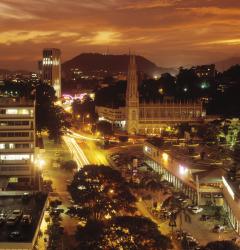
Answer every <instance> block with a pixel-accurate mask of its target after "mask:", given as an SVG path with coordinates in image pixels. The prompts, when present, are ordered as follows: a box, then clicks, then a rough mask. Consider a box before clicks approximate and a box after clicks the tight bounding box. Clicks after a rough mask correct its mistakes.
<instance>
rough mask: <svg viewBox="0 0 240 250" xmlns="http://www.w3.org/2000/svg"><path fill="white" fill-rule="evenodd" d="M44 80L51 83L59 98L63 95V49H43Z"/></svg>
mask: <svg viewBox="0 0 240 250" xmlns="http://www.w3.org/2000/svg"><path fill="white" fill-rule="evenodd" d="M41 66H42V81H43V83H45V84H49V85H51V86H52V87H53V88H54V90H55V92H56V96H57V97H58V98H60V97H61V51H60V50H59V49H55V48H50V49H44V50H43V60H42V65H41Z"/></svg>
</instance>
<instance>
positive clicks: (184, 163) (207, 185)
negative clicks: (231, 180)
mask: <svg viewBox="0 0 240 250" xmlns="http://www.w3.org/2000/svg"><path fill="white" fill-rule="evenodd" d="M180 148H181V146H180V144H177V143H175V146H172V145H171V146H167V145H160V144H158V138H156V139H151V140H147V141H145V142H144V146H143V152H144V158H145V163H146V164H147V165H148V166H150V167H151V168H152V169H153V170H154V171H156V172H158V173H159V174H162V175H163V176H164V179H165V180H167V181H168V182H170V183H172V184H173V186H174V187H175V188H177V189H179V190H181V191H182V192H183V193H185V194H186V195H187V196H188V197H189V198H190V199H191V200H192V201H193V202H194V203H195V204H198V205H206V204H207V203H208V202H211V203H215V204H217V205H222V204H223V199H222V173H221V171H219V168H217V167H215V166H214V165H213V164H214V162H213V161H211V160H206V161H202V160H201V159H198V158H197V157H195V158H194V160H192V157H189V156H188V155H187V154H185V152H184V151H183V150H181V149H180ZM195 150H197V149H195Z"/></svg>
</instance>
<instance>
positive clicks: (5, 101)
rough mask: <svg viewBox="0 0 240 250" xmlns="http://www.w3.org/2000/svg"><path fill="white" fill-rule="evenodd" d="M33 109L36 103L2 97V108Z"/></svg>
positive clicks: (23, 99)
mask: <svg viewBox="0 0 240 250" xmlns="http://www.w3.org/2000/svg"><path fill="white" fill-rule="evenodd" d="M6 106H7V107H32V106H34V101H33V100H30V99H26V98H20V97H3V96H0V107H6Z"/></svg>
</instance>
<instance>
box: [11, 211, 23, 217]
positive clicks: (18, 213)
mask: <svg viewBox="0 0 240 250" xmlns="http://www.w3.org/2000/svg"><path fill="white" fill-rule="evenodd" d="M12 215H16V216H17V217H18V218H21V217H22V215H23V211H22V210H21V209H15V210H13V212H12Z"/></svg>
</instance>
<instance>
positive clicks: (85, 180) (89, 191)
mask: <svg viewBox="0 0 240 250" xmlns="http://www.w3.org/2000/svg"><path fill="white" fill-rule="evenodd" d="M69 191H70V194H71V196H72V198H73V200H74V201H75V202H76V203H77V204H79V209H78V216H79V217H80V218H82V219H85V220H88V219H92V220H106V219H108V218H111V217H112V216H114V215H115V214H117V213H119V212H120V211H125V212H129V213H132V212H134V211H135V201H136V200H135V197H134V196H133V195H132V194H131V192H130V190H129V188H128V186H127V183H126V182H125V180H124V179H123V177H122V176H121V174H120V172H118V171H117V170H114V169H112V168H110V167H108V166H103V165H101V166H97V165H87V166H84V167H83V168H82V169H81V170H80V171H79V172H77V173H76V174H75V176H74V178H73V181H72V183H71V185H70V186H69Z"/></svg>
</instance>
